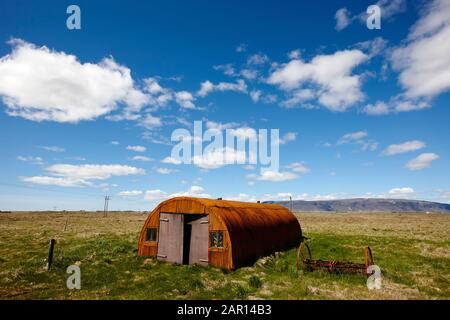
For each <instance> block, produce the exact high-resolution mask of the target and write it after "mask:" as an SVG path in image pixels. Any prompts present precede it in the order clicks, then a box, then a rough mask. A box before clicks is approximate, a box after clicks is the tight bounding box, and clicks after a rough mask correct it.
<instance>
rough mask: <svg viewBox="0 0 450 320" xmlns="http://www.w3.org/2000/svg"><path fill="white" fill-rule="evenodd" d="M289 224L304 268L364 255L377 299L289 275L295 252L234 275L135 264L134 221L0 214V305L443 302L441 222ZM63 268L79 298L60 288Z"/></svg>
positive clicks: (445, 266)
mask: <svg viewBox="0 0 450 320" xmlns="http://www.w3.org/2000/svg"><path fill="white" fill-rule="evenodd" d="M296 215H297V217H298V219H299V221H300V224H301V227H302V230H303V233H304V235H305V236H307V237H308V238H309V240H308V243H309V246H310V248H311V252H312V258H313V259H327V260H328V259H333V260H347V261H353V262H360V263H362V262H363V248H364V246H366V245H369V246H370V247H371V249H372V252H373V256H374V260H375V264H377V265H378V266H379V267H380V268H381V272H382V287H381V289H380V290H369V289H368V288H367V286H366V278H365V277H364V276H361V275H348V274H334V273H328V272H326V271H314V272H307V271H297V270H296V250H295V249H291V250H288V251H285V252H279V253H276V254H274V255H272V256H269V257H263V258H261V259H260V260H258V261H257V262H256V263H255V264H254V265H253V266H249V267H245V268H240V269H238V270H236V271H228V270H223V269H217V268H212V267H200V266H186V265H181V266H180V265H171V264H167V263H163V262H159V261H157V260H155V259H152V258H148V257H138V256H137V240H138V236H139V232H140V229H141V226H142V225H143V222H144V220H145V218H146V215H145V214H141V213H119V212H111V213H110V214H109V215H108V217H102V213H94V212H13V213H0V299H450V214H422V213H421V214H417V213H401V214H400V213H370V214H367V213H364V214H363V213H297V214H296ZM52 238H54V239H56V246H55V252H54V261H53V266H52V269H51V270H50V271H48V272H47V271H45V270H44V266H45V264H46V258H47V251H48V244H49V240H50V239H52ZM73 264H76V265H78V266H80V270H81V289H80V290H69V289H67V287H66V280H67V278H68V277H69V274H67V273H66V268H67V267H68V266H69V265H73Z"/></svg>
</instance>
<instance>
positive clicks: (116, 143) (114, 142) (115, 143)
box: [111, 140, 119, 146]
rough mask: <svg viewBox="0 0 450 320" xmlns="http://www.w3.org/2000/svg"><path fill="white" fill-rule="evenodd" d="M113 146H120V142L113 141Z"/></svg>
mask: <svg viewBox="0 0 450 320" xmlns="http://www.w3.org/2000/svg"><path fill="white" fill-rule="evenodd" d="M111 144H112V145H115V146H117V145H119V141H115V140H114V141H111Z"/></svg>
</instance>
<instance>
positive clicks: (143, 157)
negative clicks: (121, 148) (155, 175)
mask: <svg viewBox="0 0 450 320" xmlns="http://www.w3.org/2000/svg"><path fill="white" fill-rule="evenodd" d="M131 160H133V161H144V162H148V161H153V159H152V158H149V157H146V156H134V157H133V158H131Z"/></svg>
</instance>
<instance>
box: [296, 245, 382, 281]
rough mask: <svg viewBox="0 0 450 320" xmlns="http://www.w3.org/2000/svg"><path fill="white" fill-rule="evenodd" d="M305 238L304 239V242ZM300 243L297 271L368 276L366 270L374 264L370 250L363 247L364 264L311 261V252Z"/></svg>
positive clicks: (306, 246)
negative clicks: (323, 271) (319, 271)
mask: <svg viewBox="0 0 450 320" xmlns="http://www.w3.org/2000/svg"><path fill="white" fill-rule="evenodd" d="M305 239H306V238H304V240H305ZM304 240H303V241H302V242H301V243H300V246H299V247H298V249H297V270H305V271H314V270H326V271H329V272H336V273H355V274H362V275H365V276H369V275H370V274H368V272H367V268H368V267H369V266H371V265H373V264H374V262H373V256H372V250H371V249H370V247H368V246H366V247H364V263H354V262H350V261H336V260H313V259H312V258H311V250H310V249H309V246H308V244H307V243H306V242H305V241H304Z"/></svg>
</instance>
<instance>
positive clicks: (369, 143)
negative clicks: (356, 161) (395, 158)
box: [337, 130, 378, 151]
mask: <svg viewBox="0 0 450 320" xmlns="http://www.w3.org/2000/svg"><path fill="white" fill-rule="evenodd" d="M367 136H368V133H367V131H365V130H364V131H356V132H351V133H347V134H344V135H343V136H342V137H341V138H340V139H339V140H338V142H337V144H338V145H342V144H357V145H360V146H361V150H363V151H366V150H370V151H375V150H376V149H377V148H378V142H376V141H375V140H372V139H366V138H367Z"/></svg>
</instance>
